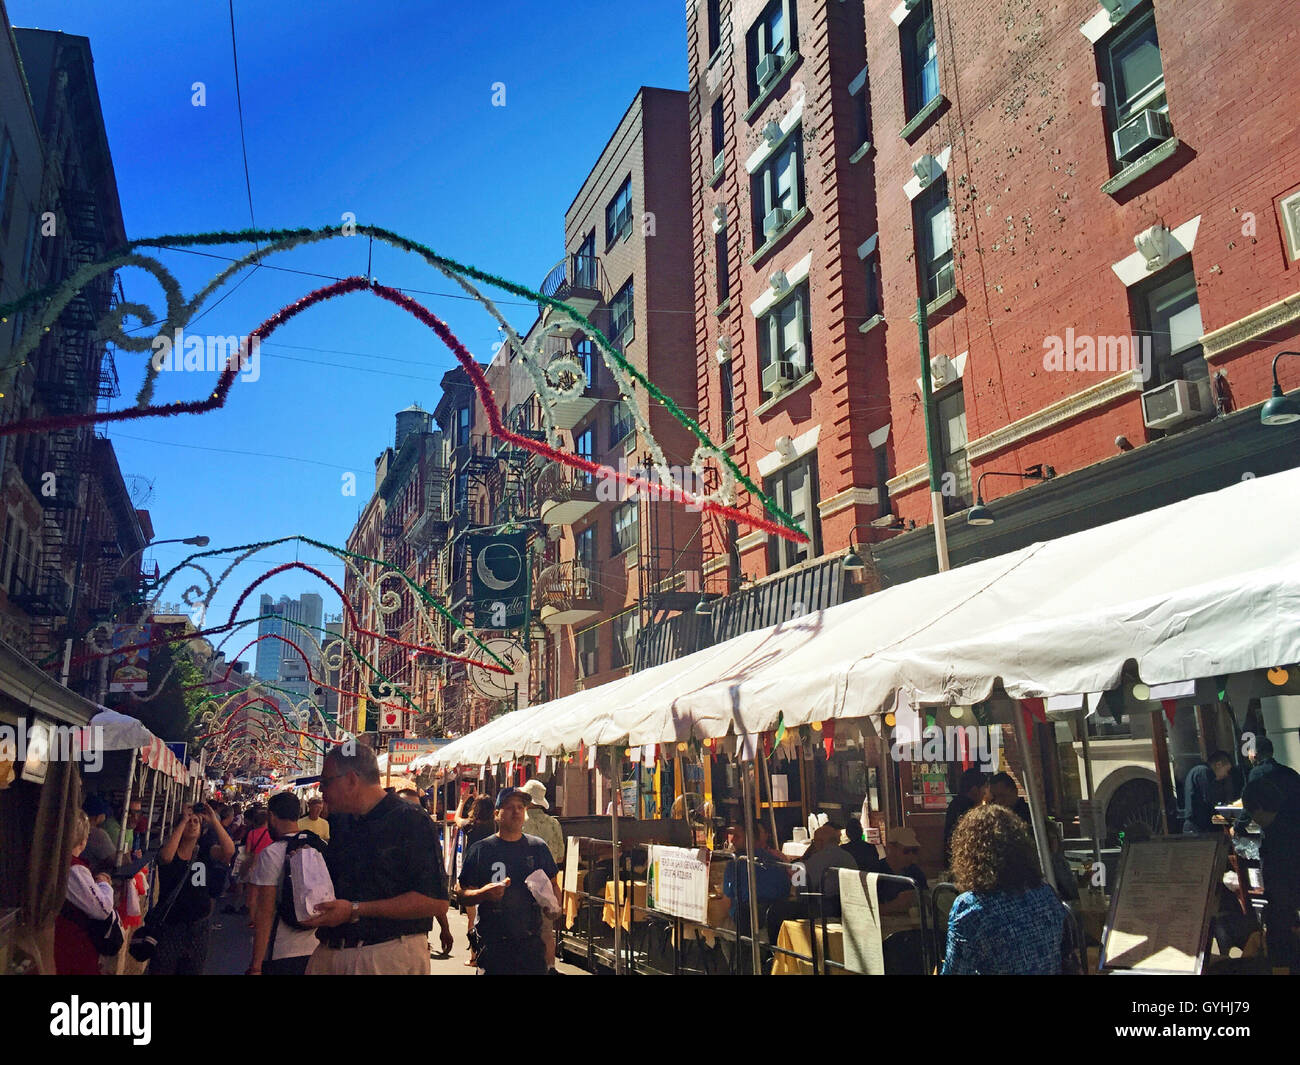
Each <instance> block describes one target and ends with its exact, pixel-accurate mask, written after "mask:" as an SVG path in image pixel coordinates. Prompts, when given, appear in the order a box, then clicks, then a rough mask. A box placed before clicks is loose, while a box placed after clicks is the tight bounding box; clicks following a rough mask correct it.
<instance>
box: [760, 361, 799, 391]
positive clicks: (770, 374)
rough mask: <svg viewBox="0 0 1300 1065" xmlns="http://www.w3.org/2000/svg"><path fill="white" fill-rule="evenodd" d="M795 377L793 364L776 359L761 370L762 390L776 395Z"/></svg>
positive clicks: (795, 372)
mask: <svg viewBox="0 0 1300 1065" xmlns="http://www.w3.org/2000/svg"><path fill="white" fill-rule="evenodd" d="M796 376H797V371H796V370H795V366H794V363H792V362H787V361H786V360H785V359H777V360H776V361H775V362H772V363H770V364H769V365H768V366H766V367H765V368H764V369H763V390H764V391H765V392H771V393H773V394H776V393H777V392H783V391H785V389H786V388H787V387H788V386H789V385H790V384H792V383H793V382H794V380H795V377H796Z"/></svg>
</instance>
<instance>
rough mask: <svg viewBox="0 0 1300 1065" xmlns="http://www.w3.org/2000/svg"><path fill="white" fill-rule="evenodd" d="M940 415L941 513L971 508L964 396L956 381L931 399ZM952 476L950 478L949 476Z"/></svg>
mask: <svg viewBox="0 0 1300 1065" xmlns="http://www.w3.org/2000/svg"><path fill="white" fill-rule="evenodd" d="M934 403H935V406H936V407H937V408H938V416H939V459H940V462H942V464H943V473H944V476H943V482H942V484H941V485H940V489H941V491H942V493H943V507H944V512H945V513H947V514H951V513H953V512H955V511H958V510H965V509H966V508H967V507H969V506H970V505H971V495H970V460H969V459H967V457H966V393H965V392H964V391H962V384H961V381H960V380H958V381H956V382H954V383H953V384H952V385H950V386H948V387H947V388H945V389H944V390H943V391H942V392H940V393H938V395H936V396H935V398H934ZM949 474H951V476H949Z"/></svg>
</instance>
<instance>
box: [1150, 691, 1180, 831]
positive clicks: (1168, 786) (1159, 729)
mask: <svg viewBox="0 0 1300 1065" xmlns="http://www.w3.org/2000/svg"><path fill="white" fill-rule="evenodd" d="M1151 754H1152V758H1153V760H1154V761H1155V764H1156V779H1157V780H1158V781H1159V782H1160V834H1161V835H1163V836H1167V835H1169V810H1168V808H1167V805H1166V799H1165V796H1166V795H1177V794H1178V793H1177V792H1176V791H1174V785H1173V779H1172V776H1171V774H1170V772H1169V743H1168V740H1167V739H1166V737H1165V717H1164V708H1163V707H1156V709H1154V710H1152V711H1151ZM1179 827H1180V828H1181V827H1182V826H1179Z"/></svg>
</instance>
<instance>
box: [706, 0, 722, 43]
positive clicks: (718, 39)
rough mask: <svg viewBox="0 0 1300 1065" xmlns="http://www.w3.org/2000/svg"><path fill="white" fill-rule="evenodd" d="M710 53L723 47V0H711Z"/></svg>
mask: <svg viewBox="0 0 1300 1065" xmlns="http://www.w3.org/2000/svg"><path fill="white" fill-rule="evenodd" d="M708 20H709V55H713V54H714V53H715V52H717V50H718V49H719V48H721V47H722V0H709V14H708Z"/></svg>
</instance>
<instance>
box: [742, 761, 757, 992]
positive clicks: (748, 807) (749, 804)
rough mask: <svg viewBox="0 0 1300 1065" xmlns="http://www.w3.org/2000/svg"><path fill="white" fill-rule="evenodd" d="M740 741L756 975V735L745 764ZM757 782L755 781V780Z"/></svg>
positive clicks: (747, 869)
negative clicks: (751, 781) (751, 776)
mask: <svg viewBox="0 0 1300 1065" xmlns="http://www.w3.org/2000/svg"><path fill="white" fill-rule="evenodd" d="M740 743H741V748H742V750H741V755H742V757H741V761H740V784H741V789H742V791H741V800H742V803H743V805H744V807H745V850H746V852H747V853H746V856H745V866H746V873H747V876H748V878H749V950H750V961H751V963H752V965H753V974H754V975H755V976H758V975H759V974H760V973H761V972H762V962H761V959H760V956H759V951H758V873H757V872H756V871H755V869H754V857H755V848H754V796H753V792H754V790H755V785H754V784H751V783H750V779H749V778H750V773H751V772H753V773H755V774H756V773H757V772H758V749H757V745H758V737H757V736H755V737H754V743H755V751H754V758H753V760H751V761H750V763H749V765H748V766H746V764H745V760H744V757H743V755H744V749H743V748H744V743H745V737H743V736H742V737H740ZM755 783H757V782H755Z"/></svg>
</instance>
